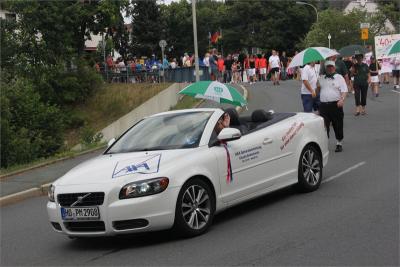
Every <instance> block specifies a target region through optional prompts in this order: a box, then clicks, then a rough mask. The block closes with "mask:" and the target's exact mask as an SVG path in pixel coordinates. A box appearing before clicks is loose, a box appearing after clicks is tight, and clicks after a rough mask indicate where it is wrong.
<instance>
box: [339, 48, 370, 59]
mask: <svg viewBox="0 0 400 267" xmlns="http://www.w3.org/2000/svg"><path fill="white" fill-rule="evenodd" d="M367 52H368V51H367V49H366V48H365V47H363V46H361V45H348V46H345V47H342V48H340V50H339V54H340V55H341V56H342V57H351V56H354V55H360V54H363V55H364V54H366V53H367Z"/></svg>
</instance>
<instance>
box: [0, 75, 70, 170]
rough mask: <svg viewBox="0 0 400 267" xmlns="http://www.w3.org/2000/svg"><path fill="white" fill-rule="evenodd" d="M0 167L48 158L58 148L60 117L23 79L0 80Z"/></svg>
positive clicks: (30, 84) (27, 81)
mask: <svg viewBox="0 0 400 267" xmlns="http://www.w3.org/2000/svg"><path fill="white" fill-rule="evenodd" d="M1 88H2V89H1V95H0V100H1V107H0V111H1V166H2V167H7V166H10V165H14V164H21V163H27V162H30V161H32V160H35V159H38V158H41V157H46V156H49V155H51V154H53V153H55V152H56V151H57V150H58V149H59V148H60V147H61V146H62V143H63V142H62V137H63V116H62V113H61V112H60V109H59V108H58V107H57V106H55V105H50V104H46V103H43V102H42V101H41V99H40V95H39V94H38V93H37V92H35V90H34V89H33V84H32V83H31V82H30V81H29V80H27V79H24V78H22V79H19V78H16V79H15V78H14V79H11V80H10V81H8V82H6V81H5V80H3V77H2V80H1Z"/></svg>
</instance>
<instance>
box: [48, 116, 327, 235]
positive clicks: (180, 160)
mask: <svg viewBox="0 0 400 267" xmlns="http://www.w3.org/2000/svg"><path fill="white" fill-rule="evenodd" d="M226 112H227V113H229V114H230V117H231V121H230V128H224V129H222V131H220V132H219V134H218V135H217V133H216V129H217V127H216V125H217V124H218V123H219V122H221V118H222V116H223V114H224V111H223V110H221V109H189V110H180V111H171V112H165V113H160V114H156V115H153V116H150V117H147V118H145V119H143V120H141V121H139V122H138V123H137V124H135V125H134V126H132V127H131V128H130V129H129V130H128V131H126V132H125V133H124V134H123V135H122V136H121V137H119V138H118V140H116V141H115V140H112V142H110V143H109V147H108V148H107V150H106V151H105V152H104V153H103V154H102V155H100V156H98V157H96V158H94V159H91V160H89V161H86V162H84V163H82V164H80V165H79V166H77V167H75V168H74V169H72V170H71V171H69V172H68V173H66V174H65V175H64V176H63V177H61V178H59V179H58V180H57V181H55V182H54V183H53V184H52V185H51V187H50V189H49V202H48V203H47V211H48V215H49V219H50V222H51V224H52V226H53V228H54V230H55V231H57V232H60V233H61V232H62V233H65V234H67V235H69V236H72V237H84V236H102V235H116V234H125V233H134V232H142V231H153V230H160V229H168V228H172V227H174V228H175V229H177V230H178V231H179V232H180V233H182V234H184V235H186V236H194V235H198V234H202V233H204V232H205V231H206V230H207V229H208V228H209V227H210V225H211V223H212V220H213V217H214V215H215V214H216V213H217V212H220V211H222V210H223V209H226V208H228V207H231V206H233V205H236V204H238V203H241V202H244V201H247V200H249V199H252V198H255V197H257V196H260V195H263V194H265V193H268V192H271V191H274V190H277V189H280V188H283V187H286V186H289V185H293V184H297V186H298V187H299V189H301V190H302V191H306V192H310V191H314V190H316V189H317V188H318V187H319V185H320V183H321V179H322V168H323V166H325V165H326V164H327V161H328V154H329V152H328V139H327V134H326V131H325V129H324V123H323V119H322V118H321V117H320V116H317V115H314V114H310V113H275V114H274V113H272V112H266V111H264V110H256V111H254V112H253V113H252V115H251V116H247V117H239V116H238V114H237V112H236V111H235V110H234V109H229V110H227V111H226ZM113 141H115V142H113Z"/></svg>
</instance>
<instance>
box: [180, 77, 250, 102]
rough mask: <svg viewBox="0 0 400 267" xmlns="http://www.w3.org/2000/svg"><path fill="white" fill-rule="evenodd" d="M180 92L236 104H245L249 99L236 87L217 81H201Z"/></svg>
mask: <svg viewBox="0 0 400 267" xmlns="http://www.w3.org/2000/svg"><path fill="white" fill-rule="evenodd" d="M178 94H182V95H189V96H192V97H195V98H203V99H208V100H213V101H215V102H218V103H221V104H222V103H227V104H232V105H234V106H245V105H247V101H246V100H245V99H244V98H243V96H242V95H241V94H240V93H239V92H238V91H237V90H236V88H235V87H233V86H231V85H228V84H223V83H220V82H215V81H200V82H196V83H193V84H191V85H189V86H186V87H185V88H183V89H182V90H181V91H180V92H179V93H178Z"/></svg>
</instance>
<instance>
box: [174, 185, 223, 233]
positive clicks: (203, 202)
mask: <svg viewBox="0 0 400 267" xmlns="http://www.w3.org/2000/svg"><path fill="white" fill-rule="evenodd" d="M214 213H215V196H214V193H213V191H212V190H211V188H210V186H209V185H208V184H207V183H205V182H204V181H203V180H201V179H198V178H195V179H191V180H189V181H188V182H186V183H185V184H184V185H183V186H182V189H181V191H180V192H179V195H178V200H177V203H176V209H175V224H174V228H175V230H176V231H177V232H178V233H179V234H181V235H183V236H186V237H192V236H197V235H201V234H203V233H204V232H206V231H207V230H208V228H209V227H210V225H211V223H212V220H213V218H214Z"/></svg>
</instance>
